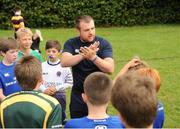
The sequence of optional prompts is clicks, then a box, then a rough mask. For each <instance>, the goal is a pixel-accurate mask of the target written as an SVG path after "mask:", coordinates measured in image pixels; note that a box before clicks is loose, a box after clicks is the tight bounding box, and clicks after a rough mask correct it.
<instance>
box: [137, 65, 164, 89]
mask: <svg viewBox="0 0 180 129" xmlns="http://www.w3.org/2000/svg"><path fill="white" fill-rule="evenodd" d="M135 72H137V73H138V74H139V75H142V76H146V77H150V78H151V79H152V80H154V81H155V88H156V92H158V91H159V89H160V86H161V78H160V75H159V72H158V71H157V70H156V69H153V68H141V69H138V70H137V71H135Z"/></svg>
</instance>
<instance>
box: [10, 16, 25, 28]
mask: <svg viewBox="0 0 180 129" xmlns="http://www.w3.org/2000/svg"><path fill="white" fill-rule="evenodd" d="M11 22H12V25H13V28H14V29H15V31H17V30H18V29H19V28H21V27H24V18H23V17H22V16H20V15H14V16H13V17H12V18H11Z"/></svg>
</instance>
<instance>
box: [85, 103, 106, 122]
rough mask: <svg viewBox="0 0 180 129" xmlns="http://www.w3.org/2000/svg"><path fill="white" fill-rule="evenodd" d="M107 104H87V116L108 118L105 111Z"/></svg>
mask: <svg viewBox="0 0 180 129" xmlns="http://www.w3.org/2000/svg"><path fill="white" fill-rule="evenodd" d="M107 105H108V104H105V105H100V106H96V105H92V104H88V116H87V118H89V119H104V118H108V117H109V115H108V114H107V113H106V110H107Z"/></svg>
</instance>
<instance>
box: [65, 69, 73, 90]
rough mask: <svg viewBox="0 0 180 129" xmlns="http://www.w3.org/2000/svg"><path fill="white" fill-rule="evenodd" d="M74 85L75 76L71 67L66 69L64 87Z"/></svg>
mask: <svg viewBox="0 0 180 129" xmlns="http://www.w3.org/2000/svg"><path fill="white" fill-rule="evenodd" d="M72 86H73V76H72V72H71V69H70V68H67V69H66V76H65V78H64V87H65V88H68V87H72Z"/></svg>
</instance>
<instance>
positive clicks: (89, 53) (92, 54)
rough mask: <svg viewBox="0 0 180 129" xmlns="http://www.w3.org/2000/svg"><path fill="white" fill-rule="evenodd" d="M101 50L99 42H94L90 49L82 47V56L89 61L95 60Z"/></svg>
mask: <svg viewBox="0 0 180 129" xmlns="http://www.w3.org/2000/svg"><path fill="white" fill-rule="evenodd" d="M98 50H99V41H96V42H94V43H93V44H91V45H90V46H89V47H86V46H85V47H81V48H80V51H81V53H80V54H81V55H82V56H83V57H84V58H86V59H88V60H91V61H92V60H94V59H95V58H96V52H97V51H98Z"/></svg>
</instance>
